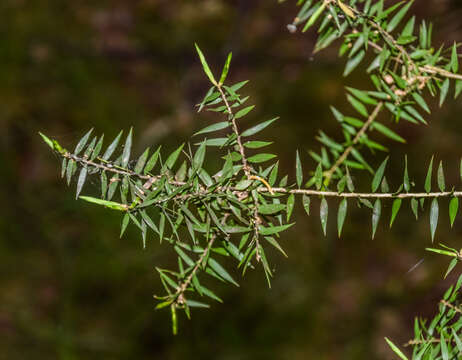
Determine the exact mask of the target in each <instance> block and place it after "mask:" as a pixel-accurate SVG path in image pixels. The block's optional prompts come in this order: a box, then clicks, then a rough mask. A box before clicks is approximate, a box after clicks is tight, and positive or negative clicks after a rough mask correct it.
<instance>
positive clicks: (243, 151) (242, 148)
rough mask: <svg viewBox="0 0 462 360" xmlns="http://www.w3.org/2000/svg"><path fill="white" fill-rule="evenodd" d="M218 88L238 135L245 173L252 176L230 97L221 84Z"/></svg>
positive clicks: (237, 139)
mask: <svg viewBox="0 0 462 360" xmlns="http://www.w3.org/2000/svg"><path fill="white" fill-rule="evenodd" d="M217 89H218V91H219V92H220V96H221V99H222V100H223V102H224V103H225V106H226V109H227V111H228V114H229V116H230V118H231V125H232V128H233V132H234V134H235V135H236V141H237V146H238V147H239V153H240V154H241V158H242V159H241V160H242V166H243V170H244V173H245V174H246V176H247V177H250V167H249V163H248V161H247V157H246V156H245V150H244V145H242V139H241V134H240V132H239V129H238V127H237V123H236V119H235V118H234V114H233V111H232V110H231V106H229V103H228V99H227V98H226V95H225V93H224V92H223V89H222V88H221V86H220V85H218V86H217Z"/></svg>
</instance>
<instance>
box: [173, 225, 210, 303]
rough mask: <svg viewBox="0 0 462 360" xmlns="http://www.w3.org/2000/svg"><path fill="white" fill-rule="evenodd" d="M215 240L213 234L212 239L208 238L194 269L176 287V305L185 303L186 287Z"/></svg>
mask: <svg viewBox="0 0 462 360" xmlns="http://www.w3.org/2000/svg"><path fill="white" fill-rule="evenodd" d="M215 239H216V235H215V234H213V235H212V237H211V238H210V241H209V243H208V244H207V246H206V247H205V249H204V251H203V252H202V254H201V256H200V257H199V259H198V260H197V262H196V264H195V265H194V268H193V269H192V270H191V272H190V273H189V275H188V277H187V278H186V280H185V281H184V282H183V283H181V285H180V286H179V287H178V290H177V292H176V293H175V297H176V300H175V301H176V302H177V303H178V304H180V305H183V304H184V303H185V301H186V299H185V297H184V293H185V292H186V289H187V288H188V286H189V285H190V284H191V281H192V279H193V277H194V276H195V275H196V273H197V271H198V270H199V268H200V267H201V265H202V262H203V261H204V259H205V258H206V257H207V254H208V253H209V251H210V249H211V248H212V245H213V243H214V242H215Z"/></svg>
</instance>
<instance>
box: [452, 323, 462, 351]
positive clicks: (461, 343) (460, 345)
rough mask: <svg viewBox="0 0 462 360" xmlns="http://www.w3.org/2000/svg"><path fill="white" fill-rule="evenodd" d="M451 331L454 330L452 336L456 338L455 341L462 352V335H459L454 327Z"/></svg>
mask: <svg viewBox="0 0 462 360" xmlns="http://www.w3.org/2000/svg"><path fill="white" fill-rule="evenodd" d="M451 331H452V336H453V338H454V341H455V342H456V345H457V350H459V353H462V341H461V340H460V337H459V335H457V333H456V331H455V330H454V328H452V329H451Z"/></svg>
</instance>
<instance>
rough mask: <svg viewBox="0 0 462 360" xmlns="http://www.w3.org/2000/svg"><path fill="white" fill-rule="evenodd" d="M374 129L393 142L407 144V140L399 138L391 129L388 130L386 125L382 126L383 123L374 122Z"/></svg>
mask: <svg viewBox="0 0 462 360" xmlns="http://www.w3.org/2000/svg"><path fill="white" fill-rule="evenodd" d="M372 127H373V128H374V129H375V130H377V131H378V132H379V133H381V134H383V135H385V136H386V137H388V138H390V139H392V140H395V141H397V142H400V143H403V144H405V143H406V140H404V139H403V138H402V137H401V136H399V135H398V134H397V133H395V132H394V131H392V130H390V129H389V128H387V127H386V126H385V125H383V124H381V123H378V122H374V123H373V124H372Z"/></svg>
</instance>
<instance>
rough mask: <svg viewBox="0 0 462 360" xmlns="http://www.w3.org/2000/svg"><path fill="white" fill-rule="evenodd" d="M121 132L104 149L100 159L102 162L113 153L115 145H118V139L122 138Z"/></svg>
mask: <svg viewBox="0 0 462 360" xmlns="http://www.w3.org/2000/svg"><path fill="white" fill-rule="evenodd" d="M122 133H123V131H120V132H119V134H118V135H117V136H116V138H115V139H114V141H113V142H112V143H111V144H110V145H109V146H108V148H107V149H106V152H105V153H104V155H103V157H102V159H103V160H109V158H110V157H111V155H112V154H113V153H114V151H115V149H116V148H117V145H119V141H120V138H121V137H122Z"/></svg>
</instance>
